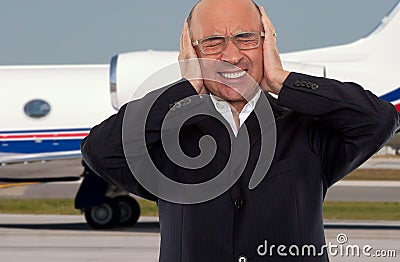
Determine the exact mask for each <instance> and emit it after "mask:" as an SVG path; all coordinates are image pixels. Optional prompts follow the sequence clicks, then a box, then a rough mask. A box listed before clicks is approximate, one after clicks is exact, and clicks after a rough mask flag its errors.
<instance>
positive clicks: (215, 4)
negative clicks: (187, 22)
mask: <svg viewBox="0 0 400 262" xmlns="http://www.w3.org/2000/svg"><path fill="white" fill-rule="evenodd" d="M261 30H262V26H261V19H260V13H259V11H258V9H257V7H256V6H255V5H254V3H253V2H252V1H250V0H203V1H201V2H199V3H198V5H197V6H196V8H195V10H194V12H193V16H192V22H191V33H192V36H193V38H202V37H206V36H210V35H233V34H235V33H238V32H244V31H261Z"/></svg>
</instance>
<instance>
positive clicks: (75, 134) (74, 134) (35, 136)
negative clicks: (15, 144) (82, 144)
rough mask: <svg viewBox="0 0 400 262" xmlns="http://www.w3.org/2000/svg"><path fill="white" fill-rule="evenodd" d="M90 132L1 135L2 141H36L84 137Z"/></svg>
mask: <svg viewBox="0 0 400 262" xmlns="http://www.w3.org/2000/svg"><path fill="white" fill-rule="evenodd" d="M88 134H89V132H85V133H72V134H38V135H0V139H29V138H31V139H36V138H58V137H84V136H87V135H88Z"/></svg>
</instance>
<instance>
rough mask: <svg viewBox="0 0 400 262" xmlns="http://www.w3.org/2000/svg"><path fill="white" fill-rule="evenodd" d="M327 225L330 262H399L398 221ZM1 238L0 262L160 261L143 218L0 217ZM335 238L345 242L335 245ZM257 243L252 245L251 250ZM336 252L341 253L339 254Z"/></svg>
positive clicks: (152, 229)
mask: <svg viewBox="0 0 400 262" xmlns="http://www.w3.org/2000/svg"><path fill="white" fill-rule="evenodd" d="M325 224H326V225H327V226H328V227H326V228H325V234H326V242H327V245H330V246H331V247H333V248H331V251H332V252H330V253H331V256H330V259H331V261H333V262H347V261H356V262H357V261H364V262H365V261H366V262H375V261H398V259H399V257H400V222H388V221H380V222H378V223H377V222H375V226H379V225H388V224H391V225H392V226H393V227H392V228H391V229H388V228H386V229H385V228H383V229H382V228H381V229H379V227H375V228H372V229H366V228H364V229H361V228H346V227H343V226H344V225H350V224H353V226H355V225H357V224H358V225H362V224H364V225H365V223H358V222H354V221H326V223H325ZM329 225H331V226H329ZM0 235H1V239H0V261H31V262H50V261H51V262H54V261H57V262H64V261H65V262H67V261H68V262H70V261H74V262H80V261H104V262H105V261H107V262H108V261H135V262H136V261H138V262H148V261H149V262H150V261H158V254H159V243H160V234H159V226H158V220H157V218H156V217H141V218H140V221H139V223H138V224H137V225H136V226H135V227H132V228H117V229H113V230H92V229H90V228H89V226H87V225H86V223H85V221H84V218H83V217H82V216H54V215H0ZM338 236H341V237H342V238H343V237H345V239H346V240H347V241H346V242H345V243H343V244H339V242H338V241H339V240H338ZM340 243H341V242H340ZM259 244H260V243H255V248H257V246H258V245H259ZM335 245H336V246H337V247H336V248H334V246H335ZM348 245H353V246H358V248H359V249H360V250H362V248H364V247H365V246H366V245H370V246H371V247H372V249H371V250H369V254H370V255H371V256H370V257H367V256H366V255H364V254H363V253H362V251H360V252H361V253H360V256H359V257H357V256H352V255H353V254H356V253H352V252H348V254H349V255H350V256H345V254H346V252H345V250H346V247H347V246H348ZM341 246H342V248H341ZM340 250H344V251H343V253H342V254H343V255H340V254H341V253H340V252H341V251H340ZM377 250H379V252H380V253H382V252H383V251H385V252H386V254H388V253H389V251H391V250H393V251H394V252H395V253H394V254H395V255H396V257H385V258H382V257H379V258H378V257H374V256H375V254H376V251H377ZM335 253H336V255H335ZM392 256H393V254H392Z"/></svg>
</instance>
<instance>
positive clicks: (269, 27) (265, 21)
mask: <svg viewBox="0 0 400 262" xmlns="http://www.w3.org/2000/svg"><path fill="white" fill-rule="evenodd" d="M260 12H261V22H262V25H263V27H264V30H265V34H266V36H267V37H269V36H271V35H272V34H273V33H274V32H275V28H274V26H273V24H272V22H271V20H270V19H269V17H268V16H267V14H266V13H265V9H264V7H262V6H260Z"/></svg>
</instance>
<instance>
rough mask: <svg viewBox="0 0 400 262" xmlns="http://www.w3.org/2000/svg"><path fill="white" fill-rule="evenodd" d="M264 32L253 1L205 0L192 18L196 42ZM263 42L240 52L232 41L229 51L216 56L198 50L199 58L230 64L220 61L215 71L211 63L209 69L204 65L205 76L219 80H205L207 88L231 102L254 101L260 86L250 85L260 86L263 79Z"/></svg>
mask: <svg viewBox="0 0 400 262" xmlns="http://www.w3.org/2000/svg"><path fill="white" fill-rule="evenodd" d="M261 31H263V28H262V24H261V19H260V14H259V11H258V10H257V9H256V7H255V6H254V4H253V3H252V2H251V1H249V0H203V1H201V2H199V3H198V5H197V6H196V8H195V10H194V12H193V15H192V22H191V33H192V40H199V39H203V38H205V37H209V36H216V35H219V36H232V35H235V34H237V33H240V32H261ZM260 41H261V43H260V45H259V46H258V47H257V48H254V49H249V50H240V49H238V48H237V47H236V46H235V45H234V43H233V42H232V41H231V40H229V41H228V43H227V46H226V48H225V50H223V51H222V52H221V53H219V54H212V55H209V54H208V55H205V54H203V53H201V52H200V50H199V48H198V47H196V53H197V56H198V57H199V58H207V59H215V60H219V61H223V62H226V63H222V62H220V63H218V62H217V63H216V64H215V66H214V67H213V69H210V66H209V65H210V63H209V62H207V63H206V64H207V66H202V73H203V77H204V78H205V79H215V80H216V81H209V80H204V84H205V86H206V88H207V89H208V90H209V91H210V92H211V93H212V94H213V95H215V96H218V97H220V98H222V99H224V100H226V101H230V102H237V101H244V102H245V100H244V97H246V98H251V97H252V96H253V95H254V93H255V92H256V91H257V86H255V85H254V84H253V85H251V84H250V83H252V82H253V83H254V81H255V82H256V83H257V84H259V83H260V82H261V79H262V77H263V51H262V50H263V49H262V41H263V38H261V40H260ZM226 65H234V67H233V66H226ZM211 70H212V72H211ZM205 71H206V72H205ZM244 72H246V73H247V74H248V76H250V77H251V78H253V79H254V81H253V80H252V81H249V78H250V77H248V76H247V77H246V75H244V76H243V73H244ZM221 82H222V83H221ZM236 90H237V91H236Z"/></svg>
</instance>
